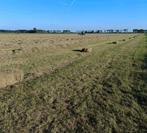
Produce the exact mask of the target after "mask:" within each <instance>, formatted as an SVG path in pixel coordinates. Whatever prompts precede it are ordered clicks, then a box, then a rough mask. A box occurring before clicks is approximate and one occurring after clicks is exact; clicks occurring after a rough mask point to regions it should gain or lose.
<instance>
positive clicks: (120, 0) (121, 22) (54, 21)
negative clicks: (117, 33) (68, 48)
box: [0, 0, 147, 30]
mask: <svg viewBox="0 0 147 133" xmlns="http://www.w3.org/2000/svg"><path fill="white" fill-rule="evenodd" d="M146 14H147V0H0V29H32V28H33V27H36V28H40V29H70V30H83V29H87V30H90V29H111V28H113V29H123V28H128V29H133V28H146V29H147V15H146Z"/></svg>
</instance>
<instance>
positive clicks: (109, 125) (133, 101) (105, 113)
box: [0, 36, 147, 133]
mask: <svg viewBox="0 0 147 133" xmlns="http://www.w3.org/2000/svg"><path fill="white" fill-rule="evenodd" d="M144 39H145V38H144V37H143V36H139V37H137V38H136V39H134V40H131V41H128V42H126V43H123V44H118V45H116V44H115V45H114V44H107V45H98V46H97V45H93V47H94V51H93V52H92V53H91V54H89V55H86V56H83V57H81V58H79V59H78V60H75V61H73V62H71V63H70V64H68V65H66V66H63V67H62V68H60V69H57V70H56V71H54V72H53V73H52V74H49V75H48V74H45V75H43V76H41V77H39V78H36V79H33V80H30V81H27V82H24V83H22V84H18V85H16V86H13V88H12V87H11V88H10V87H8V88H5V89H2V90H0V108H1V110H0V131H2V132H9V131H11V132H20V131H21V132H104V133H109V132H110V133H111V132H112V133H114V132H120V133H121V132H122V133H124V132H136V133H138V132H141V133H142V132H145V131H146V130H147V124H146V123H147V111H146V109H147V105H146V102H147V99H146V96H147V86H146V84H145V82H146V76H147V75H146V64H145V63H146V53H147V50H146V45H147V44H145V41H144ZM143 66H144V67H143Z"/></svg>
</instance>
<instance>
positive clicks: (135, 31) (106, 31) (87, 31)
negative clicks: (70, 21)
mask: <svg viewBox="0 0 147 133" xmlns="http://www.w3.org/2000/svg"><path fill="white" fill-rule="evenodd" d="M0 33H51V34H69V33H78V34H80V35H84V34H94V33H147V30H145V29H133V30H132V31H131V32H130V31H129V30H128V29H123V30H119V29H117V30H113V29H108V30H82V31H76V32H72V31H71V30H41V29H37V28H33V29H31V30H25V29H24V30H0Z"/></svg>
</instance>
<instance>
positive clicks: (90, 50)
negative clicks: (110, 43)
mask: <svg viewBox="0 0 147 133" xmlns="http://www.w3.org/2000/svg"><path fill="white" fill-rule="evenodd" d="M73 51H76V52H89V53H90V52H92V48H82V49H75V50H73Z"/></svg>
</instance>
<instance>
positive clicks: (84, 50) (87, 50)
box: [81, 48, 92, 52]
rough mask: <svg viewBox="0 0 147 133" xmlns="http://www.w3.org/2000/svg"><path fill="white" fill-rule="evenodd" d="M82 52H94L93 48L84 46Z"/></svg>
mask: <svg viewBox="0 0 147 133" xmlns="http://www.w3.org/2000/svg"><path fill="white" fill-rule="evenodd" d="M81 52H92V48H83V49H82V50H81Z"/></svg>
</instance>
